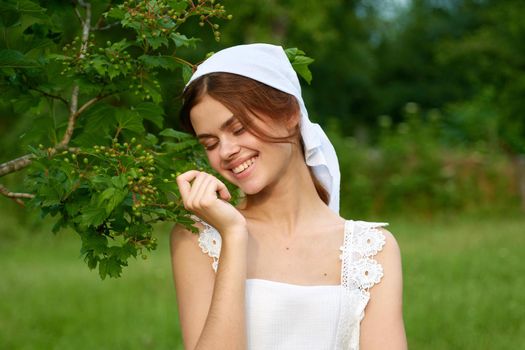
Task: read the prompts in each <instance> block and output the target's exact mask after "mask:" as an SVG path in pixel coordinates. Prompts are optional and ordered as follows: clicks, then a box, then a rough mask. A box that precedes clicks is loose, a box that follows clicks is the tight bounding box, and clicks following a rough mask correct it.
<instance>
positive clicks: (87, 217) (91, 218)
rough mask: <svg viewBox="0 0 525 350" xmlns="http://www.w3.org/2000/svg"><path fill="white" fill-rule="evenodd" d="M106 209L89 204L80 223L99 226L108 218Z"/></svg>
mask: <svg viewBox="0 0 525 350" xmlns="http://www.w3.org/2000/svg"><path fill="white" fill-rule="evenodd" d="M107 217H108V216H107V213H106V210H105V209H104V208H102V207H98V206H89V207H87V208H84V210H83V214H82V216H81V217H80V223H81V225H83V226H99V225H100V224H102V223H103V222H104V220H105V219H106V218H107Z"/></svg>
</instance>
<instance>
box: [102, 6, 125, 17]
mask: <svg viewBox="0 0 525 350" xmlns="http://www.w3.org/2000/svg"><path fill="white" fill-rule="evenodd" d="M125 14H126V11H125V10H124V9H123V8H120V7H113V8H111V9H110V10H109V11H108V12H106V13H105V14H104V16H106V17H110V18H115V19H123V18H124V15H125Z"/></svg>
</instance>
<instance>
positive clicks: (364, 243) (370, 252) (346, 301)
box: [336, 220, 388, 350]
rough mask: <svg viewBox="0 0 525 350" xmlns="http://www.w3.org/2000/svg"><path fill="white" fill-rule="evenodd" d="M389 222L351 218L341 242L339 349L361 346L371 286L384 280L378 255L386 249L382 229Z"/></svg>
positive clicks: (346, 349)
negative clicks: (360, 338) (360, 340)
mask: <svg viewBox="0 0 525 350" xmlns="http://www.w3.org/2000/svg"><path fill="white" fill-rule="evenodd" d="M387 225H388V224H387V223H376V222H365V221H353V220H348V221H346V222H345V229H344V239H343V245H342V246H341V248H340V250H341V255H340V259H341V307H340V312H339V324H338V329H337V337H336V344H337V347H336V349H338V350H339V349H341V350H343V349H344V350H357V349H359V331H360V322H361V320H362V319H363V317H364V310H365V307H366V305H367V303H368V300H369V299H370V293H369V290H370V288H372V287H373V286H374V285H375V284H377V283H379V282H380V281H381V278H382V277H383V267H382V266H381V264H379V263H378V262H377V261H375V260H374V256H375V255H376V254H377V253H378V252H379V251H381V250H382V249H383V246H384V245H385V236H384V235H383V233H381V231H380V230H379V229H378V228H380V227H384V226H387Z"/></svg>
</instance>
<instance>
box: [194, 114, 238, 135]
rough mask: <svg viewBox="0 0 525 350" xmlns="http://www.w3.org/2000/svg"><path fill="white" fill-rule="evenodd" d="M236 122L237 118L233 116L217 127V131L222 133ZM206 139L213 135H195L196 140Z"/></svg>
mask: <svg viewBox="0 0 525 350" xmlns="http://www.w3.org/2000/svg"><path fill="white" fill-rule="evenodd" d="M236 120H237V118H235V116H234V115H232V116H231V117H230V118H229V119H228V120H227V121H225V122H224V123H222V125H221V126H220V127H219V130H221V131H224V130H225V129H227V128H228V127H229V126H230V125H232V124H233V123H234V122H235V121H236ZM208 137H215V135H212V134H198V135H197V138H199V139H204V138H208Z"/></svg>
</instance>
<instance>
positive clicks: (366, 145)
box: [329, 103, 519, 217]
mask: <svg viewBox="0 0 525 350" xmlns="http://www.w3.org/2000/svg"><path fill="white" fill-rule="evenodd" d="M446 123H447V120H446V119H445V117H444V116H443V114H442V113H441V112H440V111H439V110H436V109H433V110H428V111H424V110H421V109H420V107H419V106H418V105H417V104H415V103H408V104H407V105H406V106H405V113H404V117H403V121H402V122H401V123H398V124H394V123H393V121H392V119H391V117H389V116H386V115H385V116H382V117H381V118H380V121H379V123H378V126H377V129H378V132H377V134H378V135H374V136H375V137H376V138H377V141H376V142H375V144H371V143H370V141H367V140H366V138H363V137H362V138H361V139H359V138H355V137H348V136H346V137H345V136H343V135H342V134H341V132H340V130H341V128H340V127H339V126H338V123H337V121H335V120H334V121H332V123H331V126H330V127H329V134H330V139H331V140H332V141H333V142H334V146H335V148H336V150H337V152H338V156H339V162H340V165H341V178H342V179H344V181H342V183H341V211H342V213H343V215H346V216H347V217H360V216H365V217H366V216H371V215H379V214H382V215H387V214H400V213H411V215H423V216H433V215H439V214H440V213H444V212H459V211H490V212H504V211H507V210H511V209H512V208H517V207H518V204H519V197H518V191H517V184H516V183H515V180H514V177H515V175H514V173H513V172H514V167H513V164H512V162H511V161H510V160H509V159H508V158H507V157H505V156H504V155H502V154H501V153H499V152H497V151H496V150H495V149H493V148H491V147H490V144H488V143H485V142H479V143H478V144H477V145H476V147H475V148H473V147H472V145H470V144H468V145H465V144H462V143H461V142H460V141H458V140H457V139H454V138H453V137H452V136H451V135H450V133H449V129H447V127H445V125H446Z"/></svg>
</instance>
